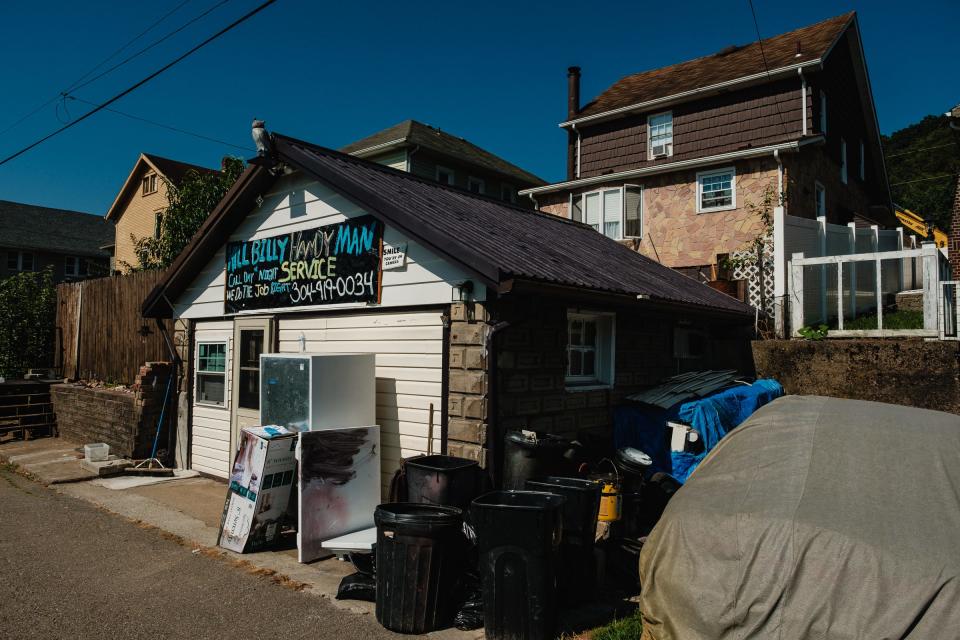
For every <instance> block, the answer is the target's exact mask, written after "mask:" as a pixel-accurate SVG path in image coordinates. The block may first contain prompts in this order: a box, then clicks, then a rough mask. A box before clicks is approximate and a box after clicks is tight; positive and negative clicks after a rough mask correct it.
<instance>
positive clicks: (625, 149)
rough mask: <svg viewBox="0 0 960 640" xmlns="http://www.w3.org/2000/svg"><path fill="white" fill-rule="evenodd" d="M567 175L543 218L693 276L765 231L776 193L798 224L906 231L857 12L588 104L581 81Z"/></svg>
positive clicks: (548, 197)
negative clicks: (581, 228)
mask: <svg viewBox="0 0 960 640" xmlns="http://www.w3.org/2000/svg"><path fill="white" fill-rule="evenodd" d="M560 126H561V127H562V128H563V129H565V131H566V132H567V135H568V141H569V143H568V154H567V179H566V180H565V181H563V182H559V183H555V184H549V185H545V186H542V187H534V188H530V189H524V190H522V191H521V192H520V193H521V195H523V196H525V197H528V198H531V199H532V200H534V201H535V202H536V204H537V206H538V207H539V208H540V209H542V210H543V211H546V212H550V213H553V214H556V215H559V216H563V217H569V218H573V219H575V220H581V221H584V222H586V223H588V224H590V225H591V226H593V227H594V228H595V229H596V230H597V231H598V232H600V233H604V234H605V235H607V236H610V237H611V238H615V239H617V240H621V241H623V242H624V243H628V244H629V245H630V246H632V247H633V248H635V249H636V250H637V251H640V252H642V253H643V254H645V255H647V256H649V257H651V258H653V259H655V260H657V261H659V262H661V263H663V264H665V265H667V266H670V267H674V268H677V269H680V270H682V271H684V272H687V273H689V274H691V275H696V273H697V272H700V273H705V272H706V273H709V272H710V267H711V266H712V265H716V264H717V262H718V256H723V255H725V254H729V253H731V252H733V251H736V250H737V249H740V248H742V247H743V246H744V245H745V244H746V243H748V242H750V241H751V240H752V239H754V238H756V237H757V235H758V233H760V232H761V230H762V226H763V225H762V223H761V220H760V218H759V216H758V215H757V214H756V212H755V211H753V210H752V209H751V208H750V207H749V206H748V205H749V204H750V203H754V204H757V205H759V204H760V201H761V199H762V197H763V193H764V191H765V189H767V188H768V187H769V188H772V189H773V190H774V193H776V194H779V195H780V198H781V199H782V202H783V206H784V207H785V208H786V209H787V210H788V211H789V213H790V214H791V215H793V216H800V217H806V218H815V217H817V216H826V218H827V221H828V222H831V223H840V224H847V223H849V222H856V223H857V224H863V225H866V224H879V225H881V226H884V225H889V226H895V224H896V222H895V219H894V218H893V214H892V209H891V204H890V195H889V189H888V185H887V176H886V170H885V166H884V161H883V154H882V152H881V147H880V132H879V128H878V125H877V116H876V111H875V108H874V103H873V96H872V93H871V88H870V79H869V76H868V74H867V67H866V62H865V60H864V54H863V47H862V44H861V37H860V29H859V26H858V23H857V18H856V15H855V14H854V13H849V14H846V15H842V16H838V17H835V18H831V19H829V20H825V21H823V22H820V23H817V24H814V25H810V26H807V27H803V28H801V29H797V30H796V31H791V32H790V33H786V34H783V35H779V36H775V37H772V38H768V39H765V40H763V41H762V42H754V43H752V44H748V45H744V46H732V47H728V48H726V49H723V50H722V51H719V52H718V53H716V54H714V55H710V56H706V57H703V58H697V59H695V60H690V61H688V62H682V63H680V64H675V65H672V66H669V67H664V68H661V69H655V70H653V71H645V72H642V73H637V74H634V75H631V76H627V77H625V78H623V79H621V80H619V81H618V82H616V83H614V84H613V85H612V86H610V87H609V88H608V89H607V90H605V91H604V92H603V93H601V94H600V95H599V96H597V97H596V98H594V99H593V100H592V101H590V102H587V103H586V104H583V105H582V104H580V69H579V68H578V67H571V68H570V69H569V74H568V110H567V118H566V120H565V121H564V122H562V123H561V124H560Z"/></svg>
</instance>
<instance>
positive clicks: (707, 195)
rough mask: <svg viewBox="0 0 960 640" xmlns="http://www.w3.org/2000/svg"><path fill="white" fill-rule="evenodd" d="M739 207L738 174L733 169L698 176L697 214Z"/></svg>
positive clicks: (708, 172)
mask: <svg viewBox="0 0 960 640" xmlns="http://www.w3.org/2000/svg"><path fill="white" fill-rule="evenodd" d="M736 207H737V172H736V170H734V168H733V167H727V168H725V169H717V170H715V171H702V172H700V173H698V174H697V213H708V212H710V211H726V210H728V209H736Z"/></svg>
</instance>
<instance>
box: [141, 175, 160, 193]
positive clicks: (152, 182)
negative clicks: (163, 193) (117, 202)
mask: <svg viewBox="0 0 960 640" xmlns="http://www.w3.org/2000/svg"><path fill="white" fill-rule="evenodd" d="M140 184H141V193H142V195H145V196H148V195H150V194H151V193H156V192H157V174H155V173H148V174H147V175H145V176H143V180H142V181H141V183H140Z"/></svg>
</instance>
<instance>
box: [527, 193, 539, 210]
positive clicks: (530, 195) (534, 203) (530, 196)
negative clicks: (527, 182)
mask: <svg viewBox="0 0 960 640" xmlns="http://www.w3.org/2000/svg"><path fill="white" fill-rule="evenodd" d="M527 197H528V198H530V199H531V200H533V208H534V209H536V210H537V211H540V203H539V202H537V199H536V198H534V197H533V194H532V193H528V194H527Z"/></svg>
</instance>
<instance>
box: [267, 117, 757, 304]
mask: <svg viewBox="0 0 960 640" xmlns="http://www.w3.org/2000/svg"><path fill="white" fill-rule="evenodd" d="M274 138H275V140H276V143H277V151H278V153H279V154H280V156H281V158H284V159H286V160H288V161H289V162H290V163H291V164H293V165H295V166H297V167H298V168H300V169H301V170H303V171H304V172H306V173H308V174H310V175H313V176H314V177H316V178H317V179H319V180H321V181H322V182H326V183H328V184H330V185H331V186H332V187H333V188H334V189H339V190H341V191H343V192H344V193H345V194H346V195H347V196H348V197H351V196H353V198H354V199H356V200H360V201H362V202H361V203H360V204H362V205H364V206H366V207H367V208H369V209H370V210H372V211H373V212H374V213H380V214H381V215H384V217H385V218H386V219H387V220H388V222H390V223H392V224H394V225H395V226H397V227H398V228H400V229H401V230H402V231H404V232H405V233H408V234H409V235H412V236H414V237H418V236H419V237H420V238H424V239H425V240H426V241H427V244H429V245H431V246H432V247H433V248H435V249H439V250H440V251H441V252H442V253H444V254H446V257H447V258H448V259H450V260H452V261H454V262H459V263H461V264H463V265H464V266H466V267H467V268H468V269H469V270H471V271H474V272H477V273H480V274H482V275H484V276H486V277H487V278H489V279H490V280H493V281H494V282H497V283H503V282H506V281H508V280H510V279H520V280H531V281H535V282H543V283H550V284H558V285H564V286H571V287H578V288H584V289H590V290H594V291H603V292H611V293H618V294H626V295H630V296H637V295H643V296H649V297H650V299H655V300H661V301H665V302H673V303H686V304H692V305H698V306H703V307H712V308H716V309H723V310H727V311H736V312H750V308H749V307H747V306H746V305H744V304H742V303H740V302H739V301H737V300H735V299H734V298H731V297H730V296H728V295H726V294H723V293H719V292H717V291H714V290H713V289H711V288H710V287H708V286H706V285H704V284H700V283H699V282H697V281H695V280H693V279H692V278H689V277H687V276H685V275H682V274H680V273H678V272H676V271H674V270H673V269H670V268H668V267H664V266H663V265H661V264H659V263H657V262H654V261H653V260H651V259H650V258H647V257H645V256H643V255H641V254H639V253H637V252H636V251H633V250H631V249H629V248H628V247H625V246H623V245H622V244H620V243H619V242H616V241H614V240H610V239H609V238H607V237H605V236H604V235H603V234H600V233H597V232H596V231H594V230H593V229H592V228H591V227H589V226H587V225H585V224H582V223H579V222H573V221H570V220H567V219H566V218H560V217H558V216H554V215H549V214H546V213H541V212H539V211H530V210H528V209H523V208H520V207H515V206H512V205H509V204H506V203H503V202H500V201H498V200H494V199H492V198H486V197H483V196H478V195H476V194H473V193H470V192H468V191H464V190H461V189H456V188H451V187H447V186H445V185H439V184H437V183H435V182H432V181H429V180H423V179H420V178H417V177H415V176H412V175H410V174H408V173H405V172H403V171H397V170H394V169H390V168H388V167H383V166H381V165H379V164H375V163H372V162H367V161H364V160H360V159H358V158H355V157H353V156H349V155H345V154H342V153H338V152H336V151H333V150H331V149H325V148H323V147H318V146H316V145H312V144H309V143H307V142H302V141H300V140H295V139H293V138H288V137H286V136H282V135H275V136H274Z"/></svg>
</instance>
